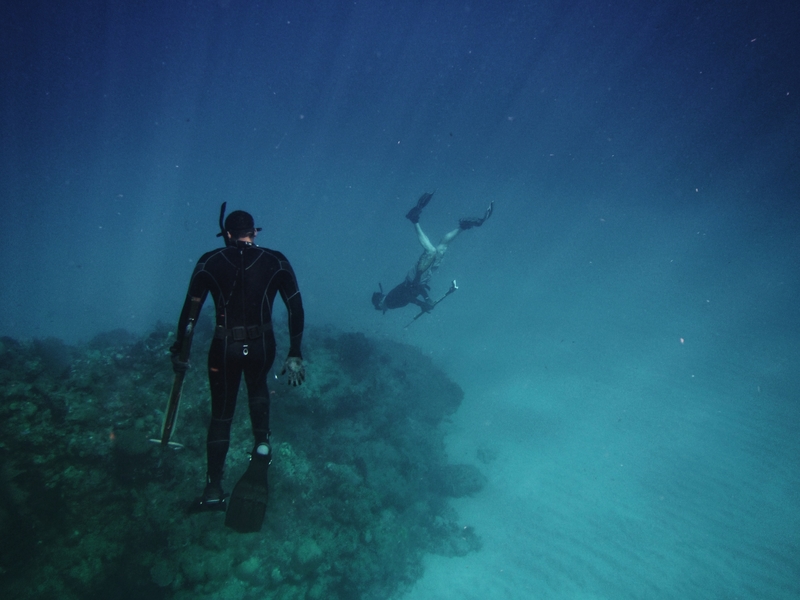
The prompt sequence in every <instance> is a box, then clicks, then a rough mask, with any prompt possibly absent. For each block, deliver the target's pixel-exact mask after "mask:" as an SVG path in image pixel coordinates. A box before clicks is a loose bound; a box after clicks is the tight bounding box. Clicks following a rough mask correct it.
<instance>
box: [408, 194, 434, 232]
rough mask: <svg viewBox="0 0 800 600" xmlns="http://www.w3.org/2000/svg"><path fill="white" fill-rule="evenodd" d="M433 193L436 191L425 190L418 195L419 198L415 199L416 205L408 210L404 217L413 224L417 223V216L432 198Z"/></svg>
mask: <svg viewBox="0 0 800 600" xmlns="http://www.w3.org/2000/svg"><path fill="white" fill-rule="evenodd" d="M435 193H436V192H433V193H431V194H429V193H427V192H425V193H424V194H422V196H420V197H419V200H417V205H416V206H415V207H414V208H412V209H411V210H410V211H408V214H406V219H408V220H409V221H411V222H412V223H414V224H417V223H419V217H420V215H421V214H422V209H423V208H425V207H426V206H427V205H428V202H430V201H431V198H433V194H435Z"/></svg>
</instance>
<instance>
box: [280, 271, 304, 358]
mask: <svg viewBox="0 0 800 600" xmlns="http://www.w3.org/2000/svg"><path fill="white" fill-rule="evenodd" d="M282 258H283V260H281V273H280V274H279V276H278V277H277V278H276V279H277V280H278V292H279V293H280V295H281V299H282V300H283V303H284V304H285V305H286V312H287V313H288V317H289V356H296V357H297V358H303V355H302V353H301V352H300V345H301V344H302V342H303V326H304V323H305V313H304V312H303V300H302V298H301V296H300V288H299V286H298V285H297V278H296V277H295V275H294V270H293V269H292V267H291V265H290V264H289V261H287V260H286V258H285V257H282Z"/></svg>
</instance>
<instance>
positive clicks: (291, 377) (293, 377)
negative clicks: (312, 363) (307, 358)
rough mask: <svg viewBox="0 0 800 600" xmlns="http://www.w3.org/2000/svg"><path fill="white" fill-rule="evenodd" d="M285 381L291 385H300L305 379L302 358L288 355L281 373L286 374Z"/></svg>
mask: <svg viewBox="0 0 800 600" xmlns="http://www.w3.org/2000/svg"><path fill="white" fill-rule="evenodd" d="M286 374H288V376H287V379H286V383H288V384H289V385H292V386H298V385H301V384H302V383H303V382H304V381H305V380H306V366H305V365H304V364H303V359H302V358H298V357H297V356H290V357H289V358H287V359H286V362H285V363H283V371H281V375H286Z"/></svg>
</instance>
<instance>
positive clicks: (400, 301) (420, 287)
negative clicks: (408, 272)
mask: <svg viewBox="0 0 800 600" xmlns="http://www.w3.org/2000/svg"><path fill="white" fill-rule="evenodd" d="M429 289H430V288H429V287H428V286H427V285H426V284H424V283H421V282H420V281H419V279H418V278H415V279H412V280H409V279H405V280H404V281H403V282H402V283H400V284H398V285H396V286H395V287H393V288H392V290H391V291H390V292H389V293H388V294H386V298H384V301H383V302H384V304H383V305H384V307H385V308H386V309H392V308H402V307H404V306H406V305H408V304H412V303H413V304H416V305H417V306H419V307H420V308H426V307H428V306H430V304H431V299H430V297H429V296H428V290H429ZM420 296H421V297H422V300H420V299H419V297H420Z"/></svg>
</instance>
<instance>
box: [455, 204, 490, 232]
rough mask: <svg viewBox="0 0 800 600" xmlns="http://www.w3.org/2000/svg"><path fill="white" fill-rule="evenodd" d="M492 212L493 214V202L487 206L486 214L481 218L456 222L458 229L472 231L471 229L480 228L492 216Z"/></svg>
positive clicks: (470, 218) (469, 218)
mask: <svg viewBox="0 0 800 600" xmlns="http://www.w3.org/2000/svg"><path fill="white" fill-rule="evenodd" d="M492 212H494V200H492V202H491V204H489V208H487V209H486V214H484V215H483V217H480V218H478V217H468V218H466V219H460V220H459V221H458V227H459V229H472V228H473V227H480V226H481V225H483V222H484V221H485V220H486V219H488V218H489V217H491V216H492Z"/></svg>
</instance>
